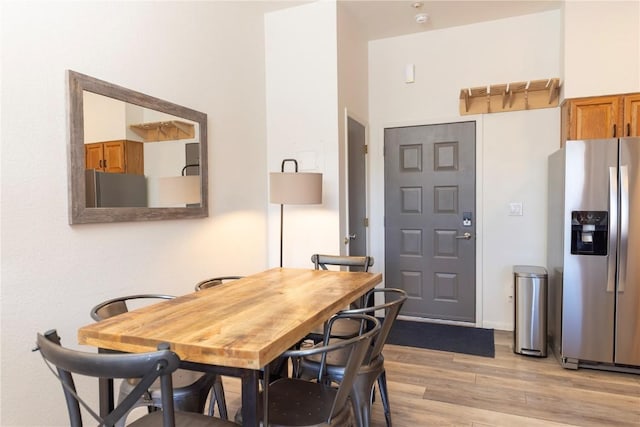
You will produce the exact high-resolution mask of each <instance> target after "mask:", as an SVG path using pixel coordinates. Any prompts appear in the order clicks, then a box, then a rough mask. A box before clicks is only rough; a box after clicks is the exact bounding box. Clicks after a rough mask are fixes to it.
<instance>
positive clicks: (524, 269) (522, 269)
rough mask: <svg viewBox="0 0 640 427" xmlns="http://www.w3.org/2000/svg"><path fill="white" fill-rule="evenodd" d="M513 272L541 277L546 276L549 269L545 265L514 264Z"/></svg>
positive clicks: (519, 274)
mask: <svg viewBox="0 0 640 427" xmlns="http://www.w3.org/2000/svg"><path fill="white" fill-rule="evenodd" d="M513 273H514V274H516V275H518V276H525V277H539V276H546V275H547V270H546V269H545V268H544V267H538V266H535V265H514V266H513Z"/></svg>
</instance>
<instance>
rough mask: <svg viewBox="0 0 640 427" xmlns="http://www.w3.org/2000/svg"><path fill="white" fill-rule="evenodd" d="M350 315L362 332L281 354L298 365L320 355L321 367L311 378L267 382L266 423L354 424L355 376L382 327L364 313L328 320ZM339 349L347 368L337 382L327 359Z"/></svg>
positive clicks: (270, 424)
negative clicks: (332, 378)
mask: <svg viewBox="0 0 640 427" xmlns="http://www.w3.org/2000/svg"><path fill="white" fill-rule="evenodd" d="M340 319H349V320H352V321H356V322H358V323H360V324H361V326H362V328H361V333H360V334H359V335H357V336H355V337H353V338H350V339H346V340H336V341H335V342H331V343H327V344H323V345H318V346H316V347H312V348H305V349H300V350H289V351H286V352H284V353H283V354H282V356H283V357H287V358H291V361H292V364H293V365H294V366H295V365H297V364H298V363H299V361H300V360H301V359H302V358H307V357H312V356H314V357H317V358H318V359H319V360H320V369H318V371H317V375H316V376H315V377H314V378H313V379H310V380H306V379H302V378H282V379H278V380H276V381H274V382H272V383H270V384H269V385H268V393H267V405H268V406H267V407H268V413H267V417H268V422H267V423H265V422H264V420H263V423H262V424H263V425H267V426H278V427H287V426H309V427H310V426H347V425H351V424H352V420H353V415H352V412H351V408H350V405H349V393H350V389H351V386H352V384H353V382H354V380H355V379H356V375H357V372H358V368H359V367H360V366H361V365H362V362H363V360H364V358H365V355H366V352H367V349H368V348H369V347H370V343H371V341H372V339H374V338H375V336H376V335H377V334H378V333H379V331H380V322H379V321H378V319H376V318H375V317H372V316H368V315H365V314H340V315H338V316H335V317H334V318H332V319H331V320H330V321H329V324H328V329H329V330H330V329H331V327H332V326H333V323H334V322H335V321H337V320H340ZM335 352H340V353H341V354H344V355H345V369H344V371H343V376H342V381H341V383H340V384H338V385H337V386H334V385H332V384H331V382H330V381H329V378H328V377H327V376H326V370H325V369H324V366H325V361H326V360H328V359H329V357H330V355H331V354H333V353H335ZM263 393H264V392H261V395H260V396H261V398H259V399H258V401H259V406H260V407H259V411H260V412H263V408H264V406H263V405H264V402H263V400H264V395H263Z"/></svg>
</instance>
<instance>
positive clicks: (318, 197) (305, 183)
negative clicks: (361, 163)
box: [269, 159, 322, 267]
mask: <svg viewBox="0 0 640 427" xmlns="http://www.w3.org/2000/svg"><path fill="white" fill-rule="evenodd" d="M288 162H291V163H293V164H294V166H295V171H294V172H285V171H284V166H285V164H286V163H288ZM269 201H270V202H271V203H279V204H280V267H282V240H283V238H282V236H283V223H284V221H283V218H284V215H283V214H284V205H316V204H320V203H322V174H321V173H311V172H298V162H297V161H296V160H295V159H284V160H283V161H282V166H281V167H280V172H271V173H270V174H269Z"/></svg>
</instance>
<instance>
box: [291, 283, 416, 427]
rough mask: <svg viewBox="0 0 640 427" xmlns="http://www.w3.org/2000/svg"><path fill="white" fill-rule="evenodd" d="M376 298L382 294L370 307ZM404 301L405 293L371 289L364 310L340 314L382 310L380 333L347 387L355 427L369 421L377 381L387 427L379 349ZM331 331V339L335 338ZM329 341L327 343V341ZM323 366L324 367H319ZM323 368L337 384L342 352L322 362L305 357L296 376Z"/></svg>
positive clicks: (386, 399)
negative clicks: (350, 384) (376, 303)
mask: <svg viewBox="0 0 640 427" xmlns="http://www.w3.org/2000/svg"><path fill="white" fill-rule="evenodd" d="M376 295H383V296H384V299H385V302H383V303H381V304H378V305H373V301H374V300H375V296H376ZM406 300H407V293H406V292H405V291H403V290H401V289H394V288H381V289H373V290H371V291H369V292H368V293H367V296H366V302H367V304H366V307H364V308H359V309H351V310H344V311H342V312H341V313H340V315H341V316H342V315H344V314H370V315H375V314H376V313H378V315H379V314H380V312H381V311H384V318H383V320H382V327H381V328H380V333H379V334H378V335H377V336H376V337H375V338H374V339H373V340H372V345H371V347H370V348H369V349H368V352H367V354H366V356H365V358H364V361H363V363H362V365H361V366H360V367H359V368H358V369H357V376H356V379H355V381H354V382H353V385H352V386H351V404H352V406H353V411H354V414H355V417H356V425H357V426H358V427H368V426H369V423H370V420H371V401H372V400H373V392H374V385H375V383H376V381H377V382H378V389H379V390H380V398H381V400H382V405H383V407H384V416H385V420H386V423H387V426H388V427H391V408H390V405H389V394H388V392H387V377H386V371H385V368H384V356H383V355H382V349H383V347H384V345H385V343H386V341H387V338H388V336H389V332H390V331H391V328H392V326H393V323H394V322H395V320H396V318H397V317H398V313H399V312H400V309H401V308H402V305H403V304H404V302H405V301H406ZM335 335H336V334H335V332H334V333H332V334H331V336H333V337H335ZM327 339H329V341H327ZM334 341H340V339H338V338H331V337H330V336H329V335H327V336H325V340H324V343H325V344H326V343H327V342H334ZM323 364H324V365H325V366H323ZM324 369H326V375H327V377H328V378H329V379H330V380H331V381H336V382H341V381H343V378H344V376H345V372H346V369H347V358H346V355H345V354H344V352H335V353H332V354H331V355H328V356H327V359H326V361H322V360H320V359H319V358H318V357H317V356H315V355H314V356H310V357H309V356H308V357H304V358H302V359H301V360H300V363H299V365H298V366H297V370H296V371H295V372H294V375H295V376H296V377H312V376H314V375H317V374H318V372H319V371H320V370H324Z"/></svg>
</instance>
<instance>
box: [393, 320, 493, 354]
mask: <svg viewBox="0 0 640 427" xmlns="http://www.w3.org/2000/svg"><path fill="white" fill-rule="evenodd" d="M387 344H395V345H404V346H408V347H418V348H426V349H430V350H441V351H450V352H454V353H463V354H471V355H474V356H484V357H495V345H494V340H493V329H483V328H474V327H467V326H456V325H443V324H439V323H427V322H412V321H408V320H396V321H395V322H394V324H393V327H392V328H391V333H390V334H389V338H388V339H387Z"/></svg>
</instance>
